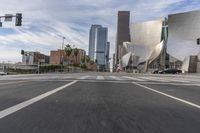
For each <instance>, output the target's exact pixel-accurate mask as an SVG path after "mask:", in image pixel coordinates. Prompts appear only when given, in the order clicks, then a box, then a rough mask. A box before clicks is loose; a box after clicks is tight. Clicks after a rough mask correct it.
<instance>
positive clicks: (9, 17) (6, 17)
mask: <svg viewBox="0 0 200 133" xmlns="http://www.w3.org/2000/svg"><path fill="white" fill-rule="evenodd" d="M12 17H13V15H12V14H6V15H5V20H4V21H12Z"/></svg>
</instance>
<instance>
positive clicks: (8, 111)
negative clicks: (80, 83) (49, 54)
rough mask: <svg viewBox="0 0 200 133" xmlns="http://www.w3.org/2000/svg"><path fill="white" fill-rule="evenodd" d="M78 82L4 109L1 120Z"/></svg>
mask: <svg viewBox="0 0 200 133" xmlns="http://www.w3.org/2000/svg"><path fill="white" fill-rule="evenodd" d="M76 82H77V80H74V81H72V82H70V83H68V84H66V85H63V86H61V87H58V88H56V89H54V90H51V91H48V92H46V93H44V94H41V95H39V96H36V97H34V98H32V99H29V100H27V101H24V102H22V103H19V104H17V105H14V106H12V107H10V108H7V109H4V110H2V111H0V119H2V118H4V117H6V116H8V115H10V114H13V113H15V112H16V111H19V110H21V109H23V108H25V107H27V106H29V105H31V104H33V103H35V102H38V101H40V100H42V99H44V98H46V97H48V96H50V95H52V94H54V93H56V92H58V91H61V90H63V89H64V88H66V87H68V86H70V85H73V84H75V83H76Z"/></svg>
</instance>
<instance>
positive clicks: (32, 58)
mask: <svg viewBox="0 0 200 133" xmlns="http://www.w3.org/2000/svg"><path fill="white" fill-rule="evenodd" d="M38 62H40V63H42V64H49V56H48V55H45V54H42V53H40V52H33V51H24V53H23V55H22V64H24V65H37V64H38Z"/></svg>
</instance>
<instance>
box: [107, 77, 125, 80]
mask: <svg viewBox="0 0 200 133" xmlns="http://www.w3.org/2000/svg"><path fill="white" fill-rule="evenodd" d="M109 77H110V78H112V79H114V80H123V79H120V78H119V77H116V76H109Z"/></svg>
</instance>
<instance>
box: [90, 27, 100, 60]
mask: <svg viewBox="0 0 200 133" xmlns="http://www.w3.org/2000/svg"><path fill="white" fill-rule="evenodd" d="M101 27H102V26H101V25H92V26H91V28H90V33H89V49H88V55H89V57H90V59H92V60H95V59H94V51H95V37H96V29H97V28H101Z"/></svg>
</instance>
